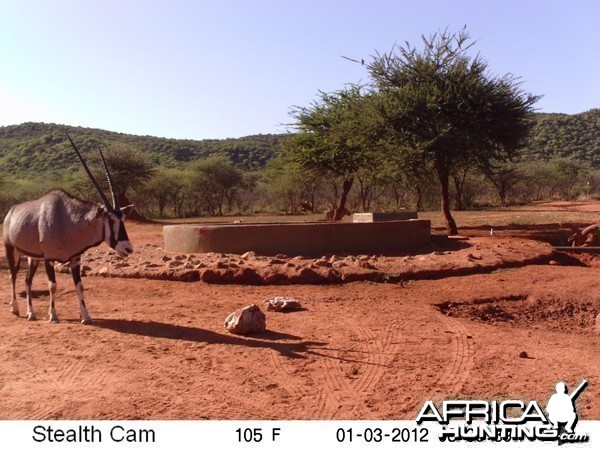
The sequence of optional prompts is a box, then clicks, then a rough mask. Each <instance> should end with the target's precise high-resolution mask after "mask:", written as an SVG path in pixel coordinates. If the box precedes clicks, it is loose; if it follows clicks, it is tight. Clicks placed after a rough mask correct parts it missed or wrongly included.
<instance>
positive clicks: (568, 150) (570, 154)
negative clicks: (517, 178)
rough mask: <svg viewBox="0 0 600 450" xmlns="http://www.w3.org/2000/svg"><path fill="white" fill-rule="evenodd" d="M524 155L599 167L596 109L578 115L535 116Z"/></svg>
mask: <svg viewBox="0 0 600 450" xmlns="http://www.w3.org/2000/svg"><path fill="white" fill-rule="evenodd" d="M534 122H535V124H534V126H533V129H532V131H531V137H530V142H529V144H528V145H527V149H526V151H525V154H526V155H527V156H528V157H529V158H533V159H552V158H575V159H578V160H583V161H588V162H590V163H591V164H592V165H593V166H594V167H596V168H599V167H600V109H591V110H589V111H586V112H584V113H581V114H572V115H570V114H541V113H540V114H536V115H535V117H534Z"/></svg>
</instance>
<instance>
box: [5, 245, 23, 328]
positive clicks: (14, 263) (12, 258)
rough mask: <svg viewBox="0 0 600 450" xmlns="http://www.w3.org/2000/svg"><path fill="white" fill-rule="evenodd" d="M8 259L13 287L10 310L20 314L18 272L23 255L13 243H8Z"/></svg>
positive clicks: (11, 285)
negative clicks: (17, 287) (17, 286)
mask: <svg viewBox="0 0 600 450" xmlns="http://www.w3.org/2000/svg"><path fill="white" fill-rule="evenodd" d="M5 248H6V259H7V260H8V271H9V275H8V277H9V280H10V287H11V294H12V297H11V299H10V312H12V313H13V314H14V315H15V316H18V315H19V304H18V303H17V289H16V283H17V273H18V272H19V266H20V265H21V255H20V254H19V252H18V251H17V250H16V249H15V248H14V247H13V246H11V245H6V246H5Z"/></svg>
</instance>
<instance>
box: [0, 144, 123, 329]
mask: <svg viewBox="0 0 600 450" xmlns="http://www.w3.org/2000/svg"><path fill="white" fill-rule="evenodd" d="M67 137H68V139H69V142H70V143H71V146H72V147H73V149H74V150H75V152H76V153H77V156H79V160H80V161H81V163H82V164H83V168H84V169H85V171H86V172H87V174H88V176H89V178H90V180H91V181H92V183H93V185H94V186H95V188H96V190H97V191H98V193H99V194H100V197H101V198H102V201H103V203H104V204H100V203H94V202H89V201H85V200H81V199H78V198H76V197H73V196H72V195H70V194H68V193H67V192H64V191H62V190H53V191H50V192H48V193H47V194H45V195H43V196H42V197H40V198H38V199H37V200H32V201H28V202H25V203H21V204H18V205H15V206H13V207H12V208H11V209H10V211H9V212H8V215H7V216H6V218H5V219H4V230H3V238H4V246H5V247H6V258H7V259H8V269H9V272H10V283H11V288H12V298H11V303H10V304H11V312H12V313H13V314H15V315H17V316H18V315H19V306H18V304H17V295H16V288H15V283H16V277H17V273H18V271H19V266H20V262H21V255H25V256H26V257H27V263H28V264H27V276H26V277H25V294H26V297H27V319H28V320H35V319H36V316H35V313H34V311H33V307H32V301H31V284H32V281H33V276H34V275H35V272H36V270H37V268H38V264H39V262H40V261H41V260H43V261H44V266H45V268H46V273H47V275H48V288H49V291H50V308H49V322H55V323H56V322H58V316H57V315H56V309H55V307H54V305H55V294H56V276H55V272H54V263H55V262H56V261H58V262H61V263H67V262H68V263H70V266H71V274H72V276H73V282H74V283H75V288H76V290H77V297H78V299H79V309H80V316H81V323H83V324H86V325H87V324H91V323H92V319H91V318H90V315H89V314H88V311H87V308H86V306H85V301H84V299H83V284H82V282H81V272H80V265H81V254H82V253H83V252H85V251H86V250H88V249H89V248H91V247H95V246H97V245H100V244H101V243H102V241H104V242H106V243H107V244H108V245H109V246H110V247H112V248H113V249H114V250H115V251H116V252H117V253H118V254H119V255H120V256H123V257H125V256H128V255H129V254H130V253H132V252H133V247H132V245H131V242H129V237H128V236H127V231H126V230H125V215H126V213H127V212H129V208H130V206H128V207H125V208H119V203H118V200H117V194H116V192H115V188H114V185H113V180H112V177H111V175H110V171H109V170H108V166H107V164H106V160H105V158H104V155H103V153H102V150H100V149H98V151H99V152H100V157H101V158H102V164H103V165H104V171H105V174H106V178H107V181H108V185H109V188H110V192H111V196H112V205H111V204H110V203H109V201H108V199H107V197H106V195H104V192H103V191H102V189H101V187H100V185H99V184H98V182H97V181H96V179H95V178H94V176H93V175H92V172H91V171H90V169H89V168H88V165H87V164H86V162H85V160H84V159H83V156H82V155H81V153H80V151H79V149H78V148H77V146H76V145H75V143H74V142H73V140H72V139H71V137H70V136H69V135H68V134H67Z"/></svg>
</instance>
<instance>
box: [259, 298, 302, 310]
mask: <svg viewBox="0 0 600 450" xmlns="http://www.w3.org/2000/svg"><path fill="white" fill-rule="evenodd" d="M264 305H265V307H266V308H267V311H294V310H298V309H302V305H301V304H300V301H299V300H296V299H295V298H291V297H272V298H269V299H267V300H265V302H264Z"/></svg>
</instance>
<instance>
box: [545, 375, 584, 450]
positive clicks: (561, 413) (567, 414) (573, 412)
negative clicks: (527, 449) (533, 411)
mask: <svg viewBox="0 0 600 450" xmlns="http://www.w3.org/2000/svg"><path fill="white" fill-rule="evenodd" d="M587 384H588V382H587V380H583V381H582V382H581V384H580V385H579V386H578V387H577V389H575V390H574V391H573V393H571V394H570V395H569V394H568V393H567V385H566V384H565V383H563V382H562V381H561V382H559V383H556V394H553V395H552V397H550V400H548V405H547V406H546V412H547V413H548V419H550V422H552V425H554V428H556V429H558V430H559V440H561V436H563V433H560V431H561V425H564V431H565V433H567V434H568V435H573V434H575V431H574V428H575V424H576V423H577V419H578V417H577V409H576V408H575V400H577V397H579V394H581V391H583V390H584V389H585V387H586V386H587ZM565 437H566V436H565Z"/></svg>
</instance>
